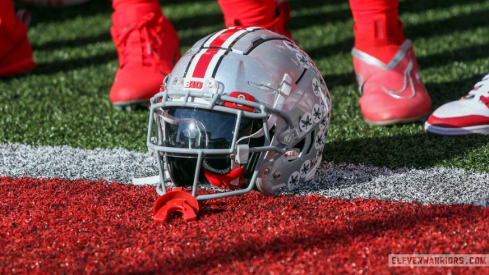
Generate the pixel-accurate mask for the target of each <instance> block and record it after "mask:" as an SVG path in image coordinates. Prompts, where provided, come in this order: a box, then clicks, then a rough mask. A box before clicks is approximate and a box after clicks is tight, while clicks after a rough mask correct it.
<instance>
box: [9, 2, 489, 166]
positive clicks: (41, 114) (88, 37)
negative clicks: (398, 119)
mask: <svg viewBox="0 0 489 275" xmlns="http://www.w3.org/2000/svg"><path fill="white" fill-rule="evenodd" d="M161 3H162V7H163V11H164V13H165V15H166V16H167V17H168V18H169V19H170V20H171V21H172V23H173V24H174V26H175V28H176V29H177V31H178V33H179V35H180V39H181V41H180V42H181V49H182V52H185V51H186V50H187V49H188V48H189V47H190V46H191V45H192V44H193V43H194V42H196V41H197V40H198V39H199V38H201V37H203V36H205V35H207V34H209V33H211V32H214V31H217V30H219V29H221V28H223V27H224V24H223V18H222V14H221V11H220V8H219V6H218V4H217V1H214V0H212V1H211V0H204V1H203V0H199V1H182V0H179V1H163V2H161ZM290 4H291V6H292V14H291V20H290V24H289V27H290V29H291V30H292V32H293V34H294V37H295V39H296V40H297V42H298V44H299V45H300V46H301V47H302V48H303V49H304V50H305V51H306V52H308V53H309V55H310V56H311V57H312V59H313V60H314V62H315V63H316V65H317V66H318V68H319V69H320V71H321V73H322V74H323V76H324V78H325V80H326V83H327V84H328V87H329V90H330V93H331V97H332V101H333V107H332V117H331V126H330V131H329V137H328V143H327V145H326V148H325V151H324V157H323V159H324V160H325V161H334V162H335V163H343V162H345V163H354V164H359V163H363V164H369V165H374V166H379V167H381V166H386V167H389V168H398V167H415V168H429V167H434V166H445V167H459V168H464V169H475V170H478V171H485V172H488V171H489V166H488V165H487V164H486V162H485V161H484V160H487V159H488V157H489V145H488V141H489V137H486V136H474V137H462V138H446V137H434V136H429V135H426V134H425V133H424V131H423V124H422V123H414V124H407V125H399V126H391V127H371V126H368V125H367V124H365V122H364V121H363V119H362V116H361V113H360V109H359V104H358V98H359V96H360V95H359V94H358V92H357V86H356V83H355V76H354V73H353V67H352V63H351V56H350V50H351V48H352V46H353V41H354V37H353V31H352V28H353V21H352V18H351V12H350V10H349V6H348V3H347V2H346V1H344V0H330V1H316V0H291V1H290ZM15 6H16V8H17V9H20V8H26V9H28V10H29V12H30V13H31V15H32V23H31V26H30V28H29V33H28V35H29V39H30V41H31V44H32V46H33V50H34V57H35V60H36V62H37V64H38V67H37V69H36V70H35V71H33V72H32V73H31V74H29V75H22V76H17V77H13V78H9V79H2V80H0V142H3V143H25V144H31V145H70V146H73V147H79V148H97V147H99V148H115V147H122V148H126V149H130V150H139V151H145V150H146V146H145V136H146V132H147V120H148V112H147V111H138V112H133V113H125V112H120V111H116V110H114V109H113V108H112V106H111V104H110V101H109V98H108V93H109V90H110V86H111V84H112V81H113V78H114V74H115V71H116V69H117V65H118V61H117V54H116V50H115V47H114V45H113V42H112V39H111V37H110V34H109V28H110V26H111V19H110V16H111V12H112V10H111V2H110V1H96V0H92V1H90V2H88V3H86V4H83V5H79V6H75V7H63V8H50V7H33V6H25V5H23V4H21V3H20V2H18V1H15ZM488 12H489V2H487V1H482V2H481V1H478V0H466V1H463V2H461V1H457V0H424V1H400V18H401V20H402V21H403V22H404V30H405V34H406V36H407V37H408V38H410V39H412V40H413V42H414V46H415V51H416V54H417V57H418V63H419V66H420V69H421V76H422V77H423V80H424V82H425V84H426V87H427V88H428V91H429V93H430V95H431V97H432V100H433V107H434V108H436V107H437V106H440V105H441V104H443V103H444V102H446V101H448V100H455V99H458V98H460V97H461V96H463V95H465V94H466V93H467V92H468V91H469V90H470V89H471V88H472V86H473V85H474V84H475V82H477V81H478V80H479V79H480V78H481V77H482V76H483V75H484V74H485V73H486V72H487V71H488V68H489V54H487V46H488V43H489V36H487V33H488V31H489V24H488V23H487V22H486V21H487V20H486V14H487V13H488Z"/></svg>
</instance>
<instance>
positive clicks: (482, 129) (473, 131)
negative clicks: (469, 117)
mask: <svg viewBox="0 0 489 275" xmlns="http://www.w3.org/2000/svg"><path fill="white" fill-rule="evenodd" d="M424 131H425V133H427V134H431V135H437V136H470V135H487V134H489V125H481V126H471V127H461V128H446V127H439V126H434V125H431V124H429V123H428V122H426V123H425V124H424Z"/></svg>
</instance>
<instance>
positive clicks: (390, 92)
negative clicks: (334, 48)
mask: <svg viewBox="0 0 489 275" xmlns="http://www.w3.org/2000/svg"><path fill="white" fill-rule="evenodd" d="M349 1H350V8H351V11H352V14H353V20H354V22H355V27H354V32H355V46H354V49H353V50H352V55H353V65H354V68H355V73H356V75H357V80H358V84H359V86H360V92H361V93H362V97H361V98H360V106H361V110H362V114H363V116H364V118H365V121H366V122H367V123H369V124H372V125H389V124H396V123H406V122H412V121H418V120H422V119H424V118H425V117H426V116H427V115H428V114H429V112H430V110H431V99H430V97H429V95H428V93H427V91H426V88H425V87H424V84H423V82H422V80H421V77H420V75H419V71H418V65H417V61H416V56H415V55H414V50H413V47H412V44H411V41H409V40H406V38H405V37H404V33H403V25H402V23H401V21H400V20H399V18H398V5H399V3H398V1H397V0H349Z"/></svg>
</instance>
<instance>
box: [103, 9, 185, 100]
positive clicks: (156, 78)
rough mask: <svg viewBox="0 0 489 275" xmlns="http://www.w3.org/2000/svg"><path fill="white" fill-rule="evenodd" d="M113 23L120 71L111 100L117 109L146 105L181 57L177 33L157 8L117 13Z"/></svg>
mask: <svg viewBox="0 0 489 275" xmlns="http://www.w3.org/2000/svg"><path fill="white" fill-rule="evenodd" d="M112 22H113V26H112V27H111V29H110V32H111V34H112V38H113V39H114V42H115V45H116V47H117V53H118V56H119V68H118V70H117V72H116V75H115V80H114V84H113V85H112V88H111V90H110V101H111V102H112V104H113V106H114V107H115V108H116V109H125V110H132V109H134V108H135V107H137V106H138V105H145V106H148V105H149V99H150V98H151V97H153V96H154V95H155V94H156V93H158V92H159V90H160V87H161V83H162V81H163V79H164V77H165V76H166V75H167V74H169V73H170V72H171V70H172V69H173V66H174V65H175V63H176V62H177V61H178V59H179V58H180V48H179V41H178V34H177V32H176V31H175V29H174V28H173V26H172V24H171V23H170V21H168V19H166V18H165V17H164V16H163V15H162V13H161V10H160V8H159V6H157V5H139V6H134V7H132V8H131V9H126V10H117V11H115V12H114V13H113V15H112Z"/></svg>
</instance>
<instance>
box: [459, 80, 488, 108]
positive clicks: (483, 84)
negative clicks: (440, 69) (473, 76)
mask: <svg viewBox="0 0 489 275" xmlns="http://www.w3.org/2000/svg"><path fill="white" fill-rule="evenodd" d="M475 97H479V99H480V100H481V101H482V102H483V103H484V104H486V105H487V104H488V103H489V74H487V75H485V76H484V77H483V78H482V80H481V81H479V82H477V83H475V85H474V88H472V90H471V91H470V92H469V94H468V95H466V96H464V97H462V99H472V98H475Z"/></svg>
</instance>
